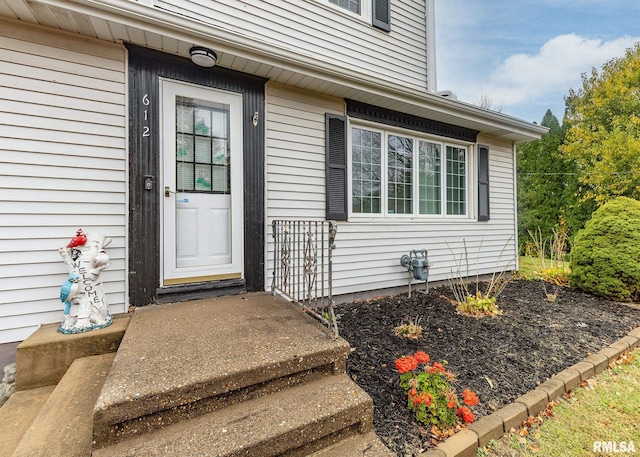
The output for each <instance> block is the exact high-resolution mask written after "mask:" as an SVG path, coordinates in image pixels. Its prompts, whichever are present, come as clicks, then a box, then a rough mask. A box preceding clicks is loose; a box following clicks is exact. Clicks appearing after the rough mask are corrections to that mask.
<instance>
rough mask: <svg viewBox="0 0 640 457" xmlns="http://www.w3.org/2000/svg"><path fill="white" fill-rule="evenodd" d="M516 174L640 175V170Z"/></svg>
mask: <svg viewBox="0 0 640 457" xmlns="http://www.w3.org/2000/svg"><path fill="white" fill-rule="evenodd" d="M516 174H518V175H527V176H534V175H535V176H569V175H571V176H591V175H640V171H593V172H589V173H580V172H573V171H567V172H542V171H540V172H538V171H531V172H525V171H519V172H517V173H516Z"/></svg>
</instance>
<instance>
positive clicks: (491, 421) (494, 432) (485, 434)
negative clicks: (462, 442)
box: [467, 414, 504, 447]
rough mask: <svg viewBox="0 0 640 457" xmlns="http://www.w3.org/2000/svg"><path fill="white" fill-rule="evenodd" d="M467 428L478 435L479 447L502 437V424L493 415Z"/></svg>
mask: <svg viewBox="0 0 640 457" xmlns="http://www.w3.org/2000/svg"><path fill="white" fill-rule="evenodd" d="M467 428H468V429H469V430H471V431H472V432H474V433H475V434H476V435H478V446H479V447H484V446H486V444H487V443H488V442H489V441H490V440H497V439H498V438H500V437H501V436H502V435H504V422H503V421H502V419H501V418H500V417H498V416H497V415H495V414H489V415H488V416H484V417H481V418H480V419H478V420H477V421H475V422H474V423H473V424H471V425H469V427H467Z"/></svg>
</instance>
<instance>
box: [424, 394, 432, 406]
mask: <svg viewBox="0 0 640 457" xmlns="http://www.w3.org/2000/svg"><path fill="white" fill-rule="evenodd" d="M432 401H433V397H432V396H431V394H428V393H426V392H423V393H422V403H424V404H425V405H426V406H429V405H430V404H431V402H432Z"/></svg>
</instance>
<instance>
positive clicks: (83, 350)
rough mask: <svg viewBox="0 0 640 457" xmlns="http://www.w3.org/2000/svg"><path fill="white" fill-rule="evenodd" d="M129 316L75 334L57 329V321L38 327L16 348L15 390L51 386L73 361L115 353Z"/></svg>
mask: <svg viewBox="0 0 640 457" xmlns="http://www.w3.org/2000/svg"><path fill="white" fill-rule="evenodd" d="M128 324H129V315H126V314H120V315H116V316H114V317H113V323H112V324H111V325H110V326H109V327H105V328H101V329H97V330H92V331H90V332H86V333H78V334H75V335H63V334H62V333H58V332H57V328H58V326H59V325H58V324H47V325H43V326H41V327H40V328H39V329H38V330H36V331H35V332H34V333H33V334H32V335H31V336H30V337H29V338H27V339H26V340H24V341H23V342H22V343H20V344H19V345H18V347H17V348H16V390H17V391H19V390H29V389H35V388H36V387H42V386H53V385H56V384H57V383H58V381H60V379H62V377H63V376H64V374H65V373H66V372H67V370H68V369H69V367H70V366H71V364H72V363H73V361H74V360H76V359H79V358H82V357H90V356H94V355H100V354H107V353H110V352H116V351H117V350H118V346H119V345H120V341H121V340H122V337H123V336H124V332H125V330H126V328H127V325H128Z"/></svg>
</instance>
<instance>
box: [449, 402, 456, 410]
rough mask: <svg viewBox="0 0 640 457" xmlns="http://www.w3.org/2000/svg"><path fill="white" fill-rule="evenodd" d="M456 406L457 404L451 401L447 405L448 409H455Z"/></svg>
mask: <svg viewBox="0 0 640 457" xmlns="http://www.w3.org/2000/svg"><path fill="white" fill-rule="evenodd" d="M455 406H456V403H455V402H454V401H449V402H448V403H447V408H450V409H453V408H455Z"/></svg>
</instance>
